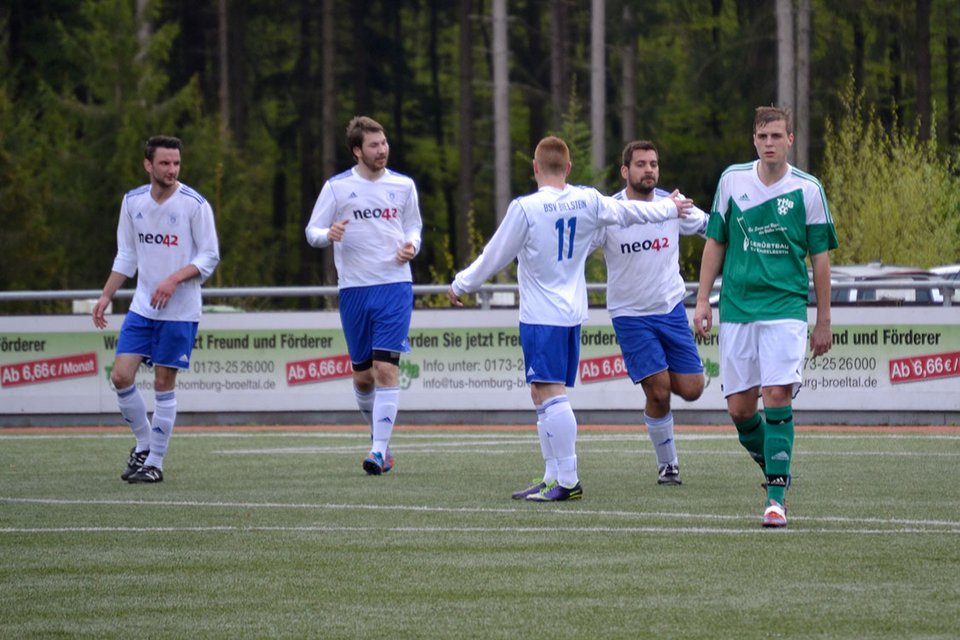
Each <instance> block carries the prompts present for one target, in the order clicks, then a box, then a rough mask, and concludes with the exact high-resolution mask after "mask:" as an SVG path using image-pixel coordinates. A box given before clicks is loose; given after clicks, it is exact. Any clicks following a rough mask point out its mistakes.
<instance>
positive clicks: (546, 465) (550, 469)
mask: <svg viewBox="0 0 960 640" xmlns="http://www.w3.org/2000/svg"><path fill="white" fill-rule="evenodd" d="M542 411H543V409H542V407H537V435H538V436H539V437H540V453H541V454H542V455H543V483H544V484H550V483H551V482H556V480H557V457H556V456H555V455H553V445H552V444H551V443H550V437H551V436H550V435H549V434H548V433H547V431H546V429H544V426H543V420H542V419H541V417H542V416H541V415H540V414H541V412H542Z"/></svg>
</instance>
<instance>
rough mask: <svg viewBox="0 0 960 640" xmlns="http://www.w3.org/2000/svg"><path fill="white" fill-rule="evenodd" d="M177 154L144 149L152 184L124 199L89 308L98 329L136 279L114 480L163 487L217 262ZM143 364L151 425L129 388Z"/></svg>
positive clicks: (206, 214)
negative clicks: (129, 439)
mask: <svg viewBox="0 0 960 640" xmlns="http://www.w3.org/2000/svg"><path fill="white" fill-rule="evenodd" d="M182 149H183V144H182V143H181V141H180V140H179V139H178V138H174V137H171V136H153V137H152V138H150V139H149V140H147V142H146V144H145V145H144V160H143V168H144V169H145V170H146V172H147V174H148V175H149V176H150V183H149V184H146V185H143V186H142V187H138V188H137V189H134V190H133V191H130V192H128V193H127V194H126V195H125V196H124V198H123V202H122V203H121V205H120V221H119V223H118V225H117V256H116V258H115V259H114V261H113V270H112V271H111V273H110V276H109V277H108V278H107V282H106V284H105V285H104V286H103V293H102V294H101V296H100V299H99V300H97V303H96V305H95V306H94V308H93V323H94V324H95V325H96V326H97V327H98V328H100V329H103V328H104V327H106V326H107V320H106V318H105V316H104V314H105V312H106V310H107V307H108V306H109V305H110V301H111V300H112V299H113V296H114V294H115V293H116V292H117V290H118V289H119V288H120V286H121V285H122V284H123V283H124V282H126V280H127V278H132V277H133V276H134V275H136V276H137V289H136V291H135V292H134V295H133V301H132V302H131V303H130V310H129V312H128V313H127V316H126V318H125V319H124V321H123V326H122V327H121V329H120V337H119V339H118V341H117V355H116V360H115V361H114V363H113V368H112V369H111V371H110V381H111V382H112V383H113V386H114V388H115V389H116V392H117V399H118V404H119V406H120V413H121V415H122V416H123V418H124V420H126V422H127V424H129V425H130V428H131V430H132V431H133V434H134V436H135V437H136V439H137V443H136V445H135V446H134V448H133V449H131V451H130V456H129V458H128V459H127V466H126V468H125V469H124V470H123V472H122V473H121V474H120V478H121V479H122V480H126V481H127V482H130V483H141V482H143V483H152V482H162V481H163V459H164V456H165V455H166V452H167V446H168V444H169V442H170V436H171V434H172V433H173V425H174V422H175V420H176V416H177V400H176V395H175V392H174V388H175V386H176V381H177V372H178V371H179V370H181V369H188V368H189V367H190V354H191V352H192V350H193V343H194V340H195V339H196V335H197V327H198V324H199V321H200V314H201V309H202V304H203V301H202V298H201V295H200V285H201V283H202V282H203V281H204V280H206V279H207V278H209V277H210V274H211V273H213V270H214V268H215V267H216V266H217V263H219V261H220V249H219V245H218V242H217V230H216V226H215V224H214V219H213V209H211V208H210V204H209V203H208V202H207V201H206V199H205V198H204V197H203V196H201V195H200V194H199V193H198V192H196V191H194V190H193V189H191V188H190V187H188V186H187V185H185V184H183V183H182V182H180V181H179V180H178V177H179V175H180V153H181V150H182ZM141 362H145V363H146V364H147V365H148V366H153V368H154V383H153V390H154V393H155V398H156V402H155V407H154V412H153V419H152V421H150V420H148V418H147V408H146V404H145V403H144V400H143V397H142V396H141V395H140V390H139V389H138V388H137V386H136V384H135V382H136V374H137V369H138V368H139V367H140V363H141Z"/></svg>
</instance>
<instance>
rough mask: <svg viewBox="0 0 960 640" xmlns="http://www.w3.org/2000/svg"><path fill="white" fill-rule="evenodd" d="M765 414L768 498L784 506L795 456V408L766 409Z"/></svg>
mask: <svg viewBox="0 0 960 640" xmlns="http://www.w3.org/2000/svg"><path fill="white" fill-rule="evenodd" d="M764 413H765V414H766V416H767V437H766V440H765V441H764V445H763V452H764V459H765V460H766V469H765V472H766V474H767V498H769V499H771V500H776V501H777V502H779V503H780V504H784V493H786V490H787V476H789V475H790V459H791V457H792V455H793V407H791V406H790V405H787V406H785V407H770V408H769V409H767V408H765V409H764Z"/></svg>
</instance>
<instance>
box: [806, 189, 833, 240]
mask: <svg viewBox="0 0 960 640" xmlns="http://www.w3.org/2000/svg"><path fill="white" fill-rule="evenodd" d="M804 195H805V202H804V206H805V209H806V214H807V250H808V251H809V253H810V255H812V256H814V255H817V254H818V253H823V252H824V251H830V250H832V249H836V248H837V247H838V246H839V243H838V242H837V231H836V229H835V228H834V226H833V217H832V216H831V215H830V207H829V205H827V195H826V193H824V191H823V187H822V186H821V185H820V184H819V183H817V184H816V185H815V186H814V187H812V188H811V189H810V192H809V193H806V194H804Z"/></svg>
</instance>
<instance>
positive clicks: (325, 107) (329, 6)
mask: <svg viewBox="0 0 960 640" xmlns="http://www.w3.org/2000/svg"><path fill="white" fill-rule="evenodd" d="M335 5H336V0H323V6H322V9H321V10H322V16H321V19H320V31H321V34H322V36H321V39H320V41H321V42H320V46H321V62H320V64H321V68H320V86H321V87H323V91H322V92H321V96H320V103H321V108H320V113H321V122H320V170H321V172H322V176H323V177H324V178H325V177H326V176H332V175H333V174H334V173H335V172H336V170H337V154H336V151H335V149H336V148H337V140H338V136H337V121H336V119H337V74H336V52H337V47H336V40H335V37H336V36H335V34H336V24H335V23H336V19H337V13H336V10H335V9H336V7H335ZM320 182H321V184H322V180H321V181H320ZM320 267H321V269H320V270H321V275H322V282H323V284H324V285H327V286H331V285H335V284H336V283H337V270H336V266H335V265H334V262H333V247H327V248H326V249H323V250H322V251H321V252H320Z"/></svg>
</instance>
